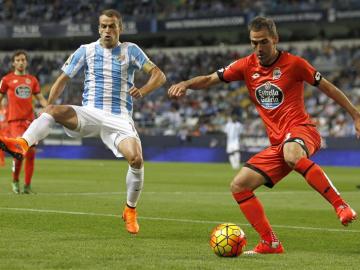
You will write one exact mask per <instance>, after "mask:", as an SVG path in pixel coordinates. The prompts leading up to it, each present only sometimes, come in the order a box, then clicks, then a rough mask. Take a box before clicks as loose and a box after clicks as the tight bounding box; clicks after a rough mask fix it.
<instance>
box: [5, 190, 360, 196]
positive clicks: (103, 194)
mask: <svg viewBox="0 0 360 270" xmlns="http://www.w3.org/2000/svg"><path fill="white" fill-rule="evenodd" d="M306 193H314V191H312V190H308V191H306V190H303V191H258V192H256V194H257V195H261V196H263V195H293V194H306ZM341 193H346V194H351V193H359V191H343V192H341ZM122 194H126V191H116V192H40V193H36V195H37V196H106V195H122ZM141 194H143V195H147V194H148V195H152V194H170V195H187V194H190V195H191V194H198V195H219V194H224V195H229V194H230V191H229V192H228V191H143V192H142V193H141ZM314 194H316V193H314ZM1 195H14V193H12V192H7V193H0V196H1Z"/></svg>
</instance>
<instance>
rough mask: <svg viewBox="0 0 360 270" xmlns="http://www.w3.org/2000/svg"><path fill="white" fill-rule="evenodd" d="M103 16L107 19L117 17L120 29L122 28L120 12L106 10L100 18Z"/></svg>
mask: <svg viewBox="0 0 360 270" xmlns="http://www.w3.org/2000/svg"><path fill="white" fill-rule="evenodd" d="M102 15H105V16H107V17H116V19H118V22H119V26H120V28H122V16H121V14H120V12H119V11H117V10H115V9H105V10H103V11H102V12H101V13H100V16H102ZM100 16H99V17H100Z"/></svg>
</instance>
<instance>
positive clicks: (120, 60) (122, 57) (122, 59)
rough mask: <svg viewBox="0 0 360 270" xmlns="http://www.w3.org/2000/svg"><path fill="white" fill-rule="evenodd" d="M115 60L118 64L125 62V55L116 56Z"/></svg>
mask: <svg viewBox="0 0 360 270" xmlns="http://www.w3.org/2000/svg"><path fill="white" fill-rule="evenodd" d="M116 60H117V61H118V62H122V61H124V60H125V55H123V54H119V55H118V56H116Z"/></svg>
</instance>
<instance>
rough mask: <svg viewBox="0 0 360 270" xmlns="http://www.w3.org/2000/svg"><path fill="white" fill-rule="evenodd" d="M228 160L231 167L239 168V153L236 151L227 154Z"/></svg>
mask: <svg viewBox="0 0 360 270" xmlns="http://www.w3.org/2000/svg"><path fill="white" fill-rule="evenodd" d="M229 161H230V164H231V167H232V168H233V169H234V170H238V169H239V168H240V155H239V153H238V152H236V153H233V154H231V155H229Z"/></svg>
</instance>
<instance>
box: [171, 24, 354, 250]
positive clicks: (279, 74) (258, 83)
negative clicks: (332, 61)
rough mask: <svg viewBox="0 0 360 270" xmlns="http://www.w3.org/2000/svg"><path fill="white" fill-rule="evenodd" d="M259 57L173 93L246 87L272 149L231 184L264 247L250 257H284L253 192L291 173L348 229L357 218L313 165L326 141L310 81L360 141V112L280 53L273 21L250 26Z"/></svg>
mask: <svg viewBox="0 0 360 270" xmlns="http://www.w3.org/2000/svg"><path fill="white" fill-rule="evenodd" d="M249 31H250V41H251V46H252V48H253V50H254V53H252V54H251V55H249V56H247V57H244V58H241V59H238V60H237V61H235V62H233V63H231V64H230V65H229V66H227V67H226V68H222V69H220V70H218V71H217V72H215V73H212V74H209V75H205V76H198V77H195V78H192V79H190V80H187V81H183V82H180V83H178V84H175V85H173V86H171V87H170V89H169V91H168V94H169V96H170V97H181V96H183V95H185V94H186V91H187V89H189V88H190V89H194V90H196V89H205V88H208V87H210V86H212V85H215V84H218V83H220V82H221V81H223V82H230V81H245V83H246V86H247V88H248V92H249V96H250V98H251V100H252V102H253V103H254V104H255V106H256V109H257V111H258V113H259V115H260V117H261V118H262V120H263V122H264V124H265V126H266V130H267V134H268V136H269V139H270V143H271V146H270V147H268V148H266V149H265V150H263V151H261V152H260V153H258V154H256V155H255V156H254V157H252V158H251V159H250V160H249V161H248V162H247V163H246V164H245V165H244V167H243V168H242V169H241V170H240V172H239V173H238V174H237V175H236V176H235V178H234V179H233V181H232V183H231V191H232V193H233V197H234V198H235V200H236V201H237V202H238V204H239V206H240V209H241V211H242V212H243V214H244V215H245V217H246V218H247V220H248V221H249V223H250V224H251V225H252V226H253V227H254V229H255V230H256V231H257V232H258V233H259V235H260V237H261V241H260V243H259V244H258V245H257V246H256V247H255V248H254V250H252V251H249V252H248V253H261V254H266V253H282V252H284V249H283V246H282V244H281V243H280V241H279V240H278V238H277V236H276V235H275V233H274V231H273V230H272V228H271V226H270V223H269V221H268V219H267V217H266V216H265V213H264V209H263V206H262V204H261V203H260V201H259V200H258V199H257V198H256V196H255V194H254V193H253V191H254V190H255V189H256V188H258V187H259V186H261V185H266V186H268V187H273V186H274V185H275V184H276V183H277V182H279V181H280V180H281V179H283V178H284V177H285V176H286V175H287V174H288V173H289V172H290V171H291V170H295V171H297V172H298V173H300V174H301V175H303V176H304V177H305V179H306V181H307V182H308V183H309V185H310V186H311V187H312V188H314V189H315V190H317V191H318V192H319V193H320V194H321V195H322V196H323V197H324V198H325V199H326V200H327V201H328V202H329V203H330V204H331V205H332V206H333V207H334V209H335V211H336V214H337V216H338V217H339V219H340V221H341V223H342V224H343V225H345V226H346V225H348V224H349V223H350V222H352V221H353V220H354V219H356V217H357V215H356V213H355V211H354V210H353V209H351V208H350V206H349V205H348V204H347V203H346V202H345V201H344V200H343V199H342V198H341V196H340V194H339V192H338V191H337V190H336V189H335V187H334V185H333V184H332V182H331V181H330V179H329V178H328V177H327V175H326V174H325V173H324V171H323V170H322V169H321V168H320V167H319V166H318V165H317V164H315V163H314V162H313V161H311V160H310V159H309V157H310V156H311V155H313V154H314V153H315V152H316V151H318V150H319V148H320V140H321V139H320V135H319V133H318V131H317V130H316V127H315V125H314V124H313V122H312V121H311V119H310V116H309V115H308V114H307V113H306V111H305V106H304V81H305V82H307V83H309V84H311V85H314V86H317V87H318V88H319V89H320V90H321V91H322V92H323V93H325V94H326V95H327V96H328V97H329V98H331V99H333V100H334V101H336V102H337V103H338V104H339V105H340V106H341V107H342V108H344V109H345V110H346V111H347V112H348V113H349V114H350V115H351V117H352V118H353V120H354V124H355V129H356V134H357V137H360V112H359V111H358V110H357V109H356V108H355V107H354V106H353V104H352V103H351V102H350V101H349V100H348V99H347V97H346V96H345V95H344V94H343V93H342V92H341V91H340V90H339V89H338V88H337V87H335V86H334V85H333V84H332V83H330V82H329V81H327V80H326V79H325V78H323V77H322V76H321V74H320V73H319V72H317V71H316V70H315V68H314V67H313V66H311V65H310V64H309V63H308V62H307V61H306V60H304V59H303V58H301V57H297V56H294V55H291V54H290V53H288V52H285V51H279V50H278V49H277V43H278V41H279V37H278V34H277V31H276V26H275V23H274V21H273V20H271V19H268V18H265V17H256V18H255V19H254V20H253V21H252V22H251V23H250V24H249Z"/></svg>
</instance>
